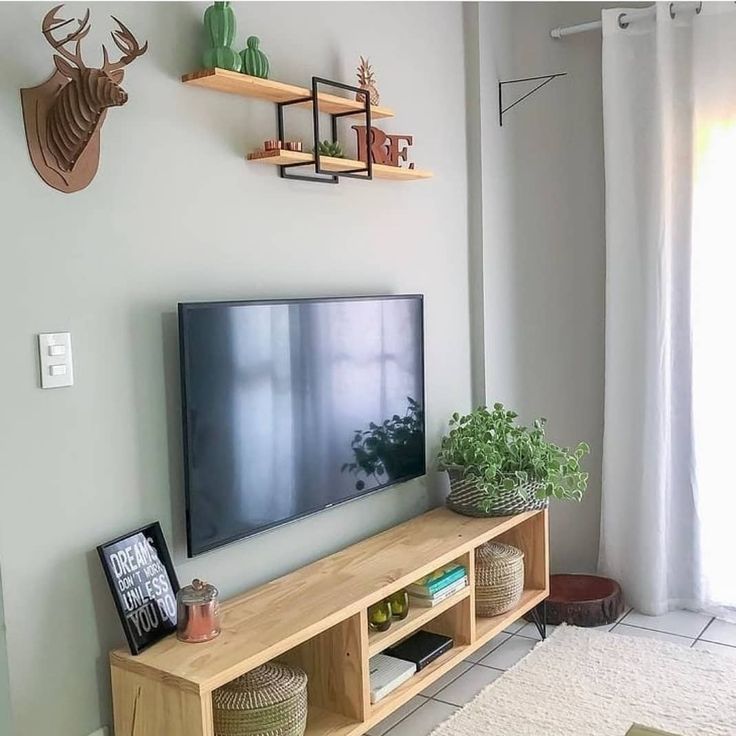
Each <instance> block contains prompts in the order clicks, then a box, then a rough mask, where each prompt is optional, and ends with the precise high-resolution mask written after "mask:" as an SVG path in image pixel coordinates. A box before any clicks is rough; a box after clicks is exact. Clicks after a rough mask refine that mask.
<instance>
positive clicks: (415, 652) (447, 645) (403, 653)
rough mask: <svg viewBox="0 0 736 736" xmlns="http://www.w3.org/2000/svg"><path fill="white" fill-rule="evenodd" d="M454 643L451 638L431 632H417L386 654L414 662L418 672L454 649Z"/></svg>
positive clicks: (388, 650)
mask: <svg viewBox="0 0 736 736" xmlns="http://www.w3.org/2000/svg"><path fill="white" fill-rule="evenodd" d="M453 643H454V642H453V641H452V639H451V638H450V637H449V636H443V635H442V634H433V633H432V632H430V631H417V633H416V634H412V636H410V637H409V638H408V639H404V641H402V642H401V643H400V644H397V645H396V646H395V647H391V648H389V649H387V650H386V652H385V654H388V655H389V656H390V657H396V658H397V659H403V660H406V661H407V662H414V664H415V665H416V666H417V672H419V670H421V669H424V668H425V667H426V666H427V665H428V664H429V663H430V662H434V660H435V659H437V657H439V656H440V655H442V654H444V653H445V652H447V651H449V650H450V649H452V645H453Z"/></svg>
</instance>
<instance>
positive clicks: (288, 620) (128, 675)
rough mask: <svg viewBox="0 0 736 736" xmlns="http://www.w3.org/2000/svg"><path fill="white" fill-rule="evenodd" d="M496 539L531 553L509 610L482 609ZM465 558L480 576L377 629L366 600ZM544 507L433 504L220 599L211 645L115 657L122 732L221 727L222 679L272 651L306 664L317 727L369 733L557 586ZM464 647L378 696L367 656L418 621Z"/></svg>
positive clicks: (311, 733)
mask: <svg viewBox="0 0 736 736" xmlns="http://www.w3.org/2000/svg"><path fill="white" fill-rule="evenodd" d="M490 539H499V540H501V541H505V542H508V543H509V544H513V545H515V546H516V547H519V548H520V549H522V550H523V551H524V554H525V559H524V563H525V580H524V587H525V590H524V595H523V597H522V600H521V602H520V604H519V605H518V606H517V607H516V608H515V609H514V610H512V611H510V612H509V613H507V614H503V615H501V616H495V617H493V618H480V617H476V616H475V595H474V587H473V582H474V575H473V569H474V553H475V549H476V547H478V546H479V545H480V544H483V543H484V542H487V541H488V540H490ZM453 561H458V562H461V563H463V564H464V565H466V566H467V568H468V573H469V578H470V583H471V585H470V586H469V587H468V588H467V589H465V590H463V591H459V592H458V593H457V594H455V595H454V596H452V597H451V598H449V599H447V600H446V601H443V602H442V604H441V605H438V606H436V607H435V608H431V609H423V608H414V609H411V611H410V613H409V616H408V617H407V618H406V619H405V620H404V621H396V622H394V623H393V625H392V626H391V628H390V629H389V630H388V631H386V632H380V633H379V632H369V630H368V618H367V609H368V606H370V605H372V604H373V603H376V602H377V601H380V600H382V599H383V598H385V597H386V596H387V595H390V594H391V593H393V592H394V591H397V590H401V589H402V588H404V587H406V586H407V585H409V584H410V583H412V582H414V581H415V580H418V579H419V578H421V577H423V576H424V575H427V574H428V573H430V572H432V571H433V570H435V569H437V568H438V567H440V566H442V565H445V564H447V563H450V562H453ZM548 561H549V531H548V519H547V512H546V511H537V512H529V513H524V514H519V515H517V516H509V517H501V518H496V519H474V518H469V517H465V516H459V515H457V514H455V513H453V512H451V511H449V510H447V509H436V510H434V511H430V512H428V513H426V514H423V515H421V516H418V517H416V518H415V519H412V520H410V521H407V522H405V523H404V524H400V525H399V526H396V527H394V528H392V529H388V530H387V531H385V532H382V533H381V534H377V535H376V536H374V537H371V538H369V539H366V540H364V541H362V542H359V543H358V544H355V545H352V546H351V547H348V548H347V549H344V550H342V551H341V552H337V553H336V554H334V555H330V556H329V557H325V558H324V559H322V560H319V561H318V562H315V563H313V564H311V565H307V566H306V567H303V568H301V569H299V570H296V571H295V572H293V573H290V574H289V575H285V576H284V577H282V578H279V579H277V580H274V581H273V582H271V583H267V584H266V585H262V586H260V587H258V588H255V589H254V590H251V591H248V592H247V593H244V594H243V595H240V596H238V597H236V598H233V599H231V600H229V601H227V602H226V603H224V604H223V610H222V614H223V616H222V618H223V627H222V634H221V635H220V636H219V637H218V638H217V639H215V640H214V641H211V642H208V643H206V644H184V643H182V642H179V641H177V640H176V638H175V637H168V638H167V639H164V640H163V641H161V642H159V643H158V644H155V645H154V646H153V647H151V648H150V649H148V650H146V651H145V652H143V653H142V654H140V655H138V656H133V655H131V654H130V653H129V652H127V651H124V650H116V651H114V652H112V653H111V655H110V664H111V670H112V690H113V707H114V716H115V734H116V736H213V735H214V727H213V718H212V697H211V693H212V691H213V690H214V689H216V688H218V687H220V686H222V685H224V684H225V683H227V682H229V681H231V680H233V679H234V678H236V677H238V676H239V675H242V674H244V673H245V672H248V671H249V670H252V669H253V668H255V667H258V666H259V665H261V664H263V663H264V662H268V661H269V660H272V659H279V660H282V661H286V662H291V663H293V664H297V665H299V666H300V667H302V668H303V669H304V670H305V671H306V672H307V674H308V677H309V685H308V698H309V716H308V723H307V734H308V736H360V734H363V733H365V731H367V730H368V729H369V728H371V726H373V725H374V724H376V723H377V722H378V721H380V720H382V719H383V718H385V717H386V716H387V715H389V714H390V713H391V712H393V711H394V710H395V709H396V708H398V707H399V706H400V705H402V704H403V703H405V702H406V701H407V700H409V699H410V698H412V697H413V696H414V695H416V694H417V693H419V692H421V691H422V690H423V689H424V688H425V687H427V686H428V685H429V684H430V683H431V682H433V681H434V680H436V679H437V678H438V677H440V676H441V675H443V674H444V673H445V672H447V671H448V670H449V669H451V668H452V667H453V666H454V665H456V664H457V663H458V662H460V661H461V660H462V659H464V658H465V657H466V656H467V655H468V654H470V653H471V652H473V651H474V650H476V649H478V648H479V647H481V646H482V645H483V644H485V643H486V642H487V641H488V640H490V639H491V638H493V637H494V636H495V635H496V634H498V633H499V632H500V631H502V630H503V629H504V628H505V627H506V626H508V625H509V624H510V623H512V622H513V621H515V620H516V619H518V618H519V617H520V616H523V615H524V614H525V613H527V612H528V611H529V610H531V609H532V608H534V607H535V606H536V605H538V604H539V603H541V602H542V601H543V600H544V599H545V598H546V597H547V595H548V594H549V562H548ZM420 628H422V629H426V630H430V631H435V632H437V633H442V634H446V635H448V636H452V638H453V639H454V641H455V646H454V647H453V649H451V650H450V651H449V652H447V653H445V654H444V655H442V656H441V657H440V658H439V659H437V660H435V661H434V662H433V663H432V664H431V665H429V666H428V667H426V668H425V669H423V670H421V671H420V672H418V673H417V674H416V675H415V676H414V677H412V678H411V679H410V680H409V681H407V682H406V683H404V684H403V685H401V686H400V687H399V688H398V689H397V690H395V691H394V692H393V693H391V694H390V695H388V696H387V697H386V698H384V699H383V700H381V701H380V702H379V703H377V704H375V705H372V704H371V703H370V696H369V693H370V688H369V678H368V659H369V657H370V656H373V655H374V654H377V653H378V652H380V651H382V650H383V649H385V648H386V647H388V646H391V645H392V644H395V643H396V642H397V641H399V640H401V639H403V638H405V637H406V636H408V635H409V634H411V633H412V632H414V631H416V630H418V629H420Z"/></svg>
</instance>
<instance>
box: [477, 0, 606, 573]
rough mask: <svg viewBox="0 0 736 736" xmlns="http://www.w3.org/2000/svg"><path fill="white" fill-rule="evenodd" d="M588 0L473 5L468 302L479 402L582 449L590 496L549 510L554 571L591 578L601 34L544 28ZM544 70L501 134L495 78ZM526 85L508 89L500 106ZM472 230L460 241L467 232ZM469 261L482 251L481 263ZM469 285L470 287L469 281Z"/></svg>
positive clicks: (598, 412) (585, 8) (601, 253)
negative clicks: (476, 142)
mask: <svg viewBox="0 0 736 736" xmlns="http://www.w3.org/2000/svg"><path fill="white" fill-rule="evenodd" d="M601 7H602V6H601V4H599V3H481V4H480V11H479V12H480V23H479V42H478V43H479V46H480V52H479V54H480V69H481V74H480V82H479V97H480V108H481V136H480V138H481V140H480V145H481V148H482V150H481V152H480V155H481V156H482V161H483V166H482V179H481V182H480V185H481V190H482V191H481V199H482V205H483V206H482V215H481V219H480V222H479V223H476V224H475V227H477V228H479V229H480V230H481V233H482V234H481V238H482V248H479V247H478V245H477V243H476V244H475V246H473V244H471V253H472V254H473V258H474V261H473V263H471V269H472V268H473V266H474V265H475V267H476V268H477V267H478V265H477V264H478V263H479V261H478V259H479V258H482V273H483V279H482V283H480V284H477V283H476V284H475V285H474V288H473V291H472V292H471V296H472V298H473V303H474V305H475V306H476V308H477V309H479V310H480V309H481V306H480V305H481V304H482V305H483V306H482V312H483V315H482V318H480V317H479V318H477V319H476V321H475V322H474V325H473V327H474V342H479V341H481V340H482V341H483V342H484V345H485V357H484V362H485V366H484V375H485V385H482V384H480V383H478V382H475V384H474V388H475V393H476V396H477V397H478V398H480V397H481V396H482V393H483V392H485V400H486V401H488V403H492V402H494V401H502V402H503V403H505V404H507V405H509V406H511V407H513V408H515V409H516V410H517V411H518V412H519V413H520V415H521V418H522V419H523V420H526V421H529V420H530V419H532V418H533V417H535V416H545V417H547V418H548V420H549V424H548V431H549V435H550V437H551V438H552V439H553V440H555V441H557V442H560V443H562V444H566V445H571V444H575V443H577V442H578V441H580V440H586V441H587V442H588V443H589V444H590V445H591V448H592V453H591V456H590V457H589V458H588V460H587V462H586V465H587V468H588V469H589V471H590V484H589V492H588V494H587V497H586V498H585V500H584V501H583V503H582V504H580V505H577V504H560V503H555V504H553V505H552V510H551V536H552V548H551V554H552V566H553V569H554V570H557V571H559V570H565V571H592V570H594V569H595V566H596V561H597V553H598V524H599V514H600V452H601V440H602V431H603V403H602V402H603V359H604V343H603V339H604V333H603V329H604V298H605V240H604V219H603V142H602V118H601V115H602V110H601V88H600V74H601V67H600V45H601V36H600V33H597V32H593V33H587V34H581V35H578V36H573V37H569V38H567V39H565V40H564V41H555V40H553V39H551V38H550V37H549V30H550V29H551V28H553V27H555V26H558V25H570V24H574V23H580V22H583V21H587V20H595V19H596V18H600V10H601ZM554 72H567V73H568V76H567V77H564V78H562V79H557V80H554V81H552V82H551V83H550V84H548V85H547V86H546V87H544V88H543V89H541V90H539V91H538V92H537V93H535V94H534V95H533V96H531V97H530V98H529V99H528V100H526V101H524V102H522V103H521V104H520V105H519V106H518V107H515V108H514V109H513V110H511V111H509V113H508V114H507V116H505V117H504V125H503V127H502V128H501V127H499V124H498V87H497V84H498V80H499V79H502V80H508V79H518V78H523V77H531V76H538V75H542V74H547V73H554ZM529 89H531V87H529V86H527V87H519V88H518V89H514V88H507V90H506V92H507V93H508V95H509V99H508V100H507V104H508V102H511V101H513V100H514V99H516V98H517V97H519V96H521V95H522V94H524V93H525V92H527V91H529ZM473 226H474V225H473V223H472V221H471V233H473ZM479 253H480V255H478V254H479ZM471 286H473V283H472V282H471Z"/></svg>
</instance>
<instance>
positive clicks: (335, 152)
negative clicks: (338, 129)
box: [319, 141, 345, 158]
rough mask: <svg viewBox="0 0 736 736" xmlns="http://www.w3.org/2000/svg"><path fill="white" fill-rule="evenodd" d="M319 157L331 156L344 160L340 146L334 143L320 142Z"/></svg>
mask: <svg viewBox="0 0 736 736" xmlns="http://www.w3.org/2000/svg"><path fill="white" fill-rule="evenodd" d="M319 155H320V156H332V158H345V154H344V153H343V151H342V146H341V145H340V144H339V143H338V142H337V141H335V143H332V142H331V141H322V142H321V143H320V144H319Z"/></svg>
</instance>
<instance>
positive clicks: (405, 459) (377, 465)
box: [342, 396, 424, 491]
mask: <svg viewBox="0 0 736 736" xmlns="http://www.w3.org/2000/svg"><path fill="white" fill-rule="evenodd" d="M406 399H407V402H408V406H407V410H406V413H405V414H404V416H403V417H402V416H399V415H398V414H394V415H393V417H391V419H386V420H385V421H383V422H382V423H381V424H376V423H375V422H371V423H370V424H369V425H368V429H356V430H355V436H354V437H353V441H352V443H351V448H352V450H353V455H354V456H355V462H352V463H345V464H344V465H343V466H342V470H343V472H345V471H350V472H352V473H355V475H360V474H364V475H366V476H368V477H373V478H374V479H375V480H377V481H378V482H379V483H381V484H382V483H386V482H388V481H393V480H398V479H399V478H406V477H408V476H412V475H417V474H418V473H420V472H421V471H422V467H423V465H424V412H423V410H422V407H421V406H420V405H419V402H417V401H415V400H414V399H412V398H411V396H407V397H406ZM355 487H356V488H357V489H358V490H359V491H362V490H363V489H364V488H365V481H364V480H362V479H359V480H358V481H357V482H356V484H355Z"/></svg>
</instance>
